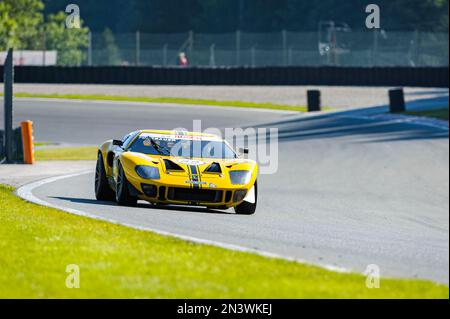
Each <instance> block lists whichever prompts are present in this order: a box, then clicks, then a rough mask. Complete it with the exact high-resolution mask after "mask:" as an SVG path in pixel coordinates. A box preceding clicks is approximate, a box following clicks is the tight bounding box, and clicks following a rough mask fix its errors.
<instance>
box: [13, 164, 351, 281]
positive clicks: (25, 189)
mask: <svg viewBox="0 0 450 319" xmlns="http://www.w3.org/2000/svg"><path fill="white" fill-rule="evenodd" d="M90 173H92V171H84V172H80V173H75V174H70V175H62V176H55V177H50V178H46V179H43V180H39V181H36V182H32V183H30V184H26V185H24V186H21V187H19V188H18V189H17V190H16V192H15V193H16V194H17V196H19V197H20V198H22V199H24V200H26V201H29V202H32V203H35V204H38V205H42V206H47V207H51V208H55V209H59V210H62V211H65V212H67V213H70V214H74V215H78V216H83V217H89V218H92V219H96V220H101V221H106V222H109V223H112V224H116V225H122V226H126V227H130V228H134V229H138V230H143V231H150V232H153V233H156V234H159V235H163V236H170V237H175V238H178V239H182V240H185V241H189V242H193V243H197V244H204V245H211V246H216V247H220V248H224V249H228V250H234V251H240V252H247V253H253V254H256V255H259V256H263V257H268V258H277V259H284V260H288V261H293V262H298V263H302V264H307V265H312V266H317V267H321V268H324V269H327V270H331V271H335V272H340V273H348V272H352V271H351V270H350V269H346V268H342V267H337V266H334V265H326V264H316V263H311V262H308V261H306V260H302V259H298V258H294V257H289V256H283V255H279V254H276V253H271V252H266V251H262V250H258V249H254V248H247V247H243V246H238V245H233V244H227V243H221V242H218V241H213V240H208V239H201V238H197V237H192V236H187V235H181V234H176V233H172V232H168V231H163V230H159V229H155V228H150V227H142V226H137V225H132V224H128V223H124V222H120V221H117V220H114V219H111V218H106V217H102V216H97V215H94V214H91V213H88V212H83V211H81V210H78V209H73V208H68V207H64V206H60V205H57V204H52V203H49V202H47V201H45V200H42V199H40V198H37V197H36V196H34V194H33V190H34V189H36V188H38V187H40V186H43V185H45V184H49V183H53V182H56V181H58V180H61V179H66V178H71V177H76V176H81V175H85V174H90Z"/></svg>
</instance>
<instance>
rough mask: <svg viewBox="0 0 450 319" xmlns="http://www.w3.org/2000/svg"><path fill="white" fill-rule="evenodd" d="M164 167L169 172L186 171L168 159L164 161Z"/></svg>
mask: <svg viewBox="0 0 450 319" xmlns="http://www.w3.org/2000/svg"><path fill="white" fill-rule="evenodd" d="M164 165H165V166H166V170H167V171H184V169H183V168H182V167H181V166H180V165H178V164H176V163H174V162H172V161H171V160H168V159H165V160H164Z"/></svg>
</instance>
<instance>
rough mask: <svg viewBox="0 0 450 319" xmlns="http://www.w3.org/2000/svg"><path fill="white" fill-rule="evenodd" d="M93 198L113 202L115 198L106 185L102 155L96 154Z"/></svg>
mask: <svg viewBox="0 0 450 319" xmlns="http://www.w3.org/2000/svg"><path fill="white" fill-rule="evenodd" d="M95 198H97V200H105V201H113V200H114V198H115V195H114V192H113V190H112V189H111V188H110V187H109V184H108V179H107V177H106V172H105V167H104V165H103V156H102V153H98V156H97V165H96V167H95Z"/></svg>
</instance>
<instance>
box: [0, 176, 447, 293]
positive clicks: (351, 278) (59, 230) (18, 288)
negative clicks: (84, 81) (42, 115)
mask: <svg viewBox="0 0 450 319" xmlns="http://www.w3.org/2000/svg"><path fill="white" fill-rule="evenodd" d="M12 191H13V190H12V188H10V187H7V186H3V185H0V211H1V212H2V213H1V214H0V265H1V271H0V287H2V289H0V298H448V296H449V289H448V287H447V286H445V285H438V284H434V283H431V282H427V281H420V280H393V279H382V281H381V287H380V288H379V289H368V288H366V286H365V277H364V276H362V275H357V274H342V273H335V272H331V271H327V270H324V269H321V268H318V267H315V266H309V265H304V264H299V263H295V262H289V261H284V260H280V259H270V258H265V257H261V256H257V255H254V254H249V253H242V252H235V251H229V250H225V249H221V248H217V247H212V246H207V245H199V244H193V243H189V242H186V241H182V240H179V239H175V238H171V237H165V236H161V235H157V234H154V233H151V232H144V231H139V230H135V229H131V228H127V227H123V226H119V225H113V224H110V223H107V222H102V221H97V220H93V219H89V218H85V217H79V216H75V215H71V214H67V213H64V212H61V211H58V210H55V209H51V208H47V207H43V206H38V205H35V204H31V203H28V202H25V201H23V200H21V199H19V198H18V197H16V196H14V195H13V193H12ZM150 213H151V212H150ZM69 264H76V265H78V266H79V267H80V288H79V289H68V288H66V286H65V281H66V276H67V275H68V274H67V273H66V272H65V271H66V267H67V265H69Z"/></svg>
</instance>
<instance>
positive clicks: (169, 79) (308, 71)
mask: <svg viewBox="0 0 450 319" xmlns="http://www.w3.org/2000/svg"><path fill="white" fill-rule="evenodd" d="M14 72H15V82H16V83H74V84H77V83H82V84H158V85H164V84H170V85H194V84H195V85H341V86H345V85H352V86H421V87H448V86H449V74H448V72H449V68H448V67H373V68H364V67H328V66H323V67H256V68H252V67H189V68H181V67H158V66H149V67H147V66H141V67H139V66H95V67H89V66H82V67H66V66H16V67H15V68H14ZM1 74H3V70H2V67H0V76H2V75H1Z"/></svg>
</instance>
